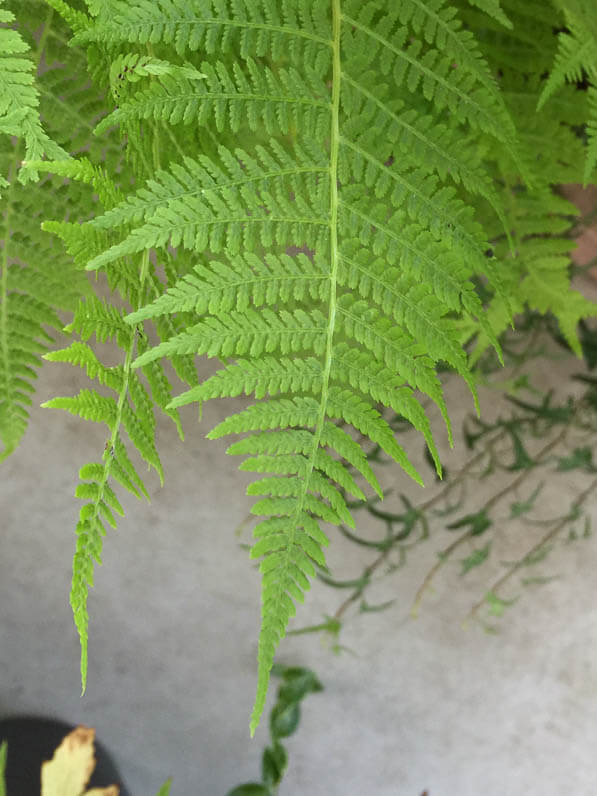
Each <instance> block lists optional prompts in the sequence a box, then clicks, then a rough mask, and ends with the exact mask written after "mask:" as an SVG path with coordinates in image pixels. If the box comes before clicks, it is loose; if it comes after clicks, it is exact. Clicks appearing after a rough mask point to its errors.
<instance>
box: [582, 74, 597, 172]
mask: <svg viewBox="0 0 597 796" xmlns="http://www.w3.org/2000/svg"><path fill="white" fill-rule="evenodd" d="M588 98H589V100H588V102H589V113H588V120H587V156H586V160H585V170H584V173H583V183H584V185H585V186H587V185H588V184H589V182H590V180H591V175H592V174H593V171H594V169H595V166H597V86H591V87H590V88H589V90H588Z"/></svg>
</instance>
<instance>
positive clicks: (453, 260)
mask: <svg viewBox="0 0 597 796" xmlns="http://www.w3.org/2000/svg"><path fill="white" fill-rule="evenodd" d="M484 5H485V6H488V5H492V4H487V3H485V4H484ZM493 5H495V8H498V7H499V6H498V4H493ZM486 10H487V9H486ZM493 10H494V11H495V9H493ZM75 41H76V42H78V43H81V44H83V43H88V42H94V43H97V44H100V45H103V46H106V47H123V46H125V45H127V44H128V45H133V46H135V47H137V46H139V45H142V46H143V45H146V44H148V43H152V44H153V45H154V46H156V47H157V46H158V45H159V46H162V45H164V46H173V47H174V49H175V50H176V53H177V55H178V57H179V58H181V59H189V60H191V62H192V63H194V64H195V65H196V67H197V68H198V69H199V70H200V71H201V73H203V74H204V75H205V76H206V78H205V80H197V81H189V80H188V79H187V78H186V77H184V76H173V75H161V76H160V77H159V78H158V79H156V80H154V81H152V82H151V83H150V84H149V85H146V86H144V87H141V88H131V90H130V91H128V90H127V94H126V96H125V97H124V98H123V99H122V101H119V104H118V108H117V109H116V110H115V111H114V112H113V113H112V114H110V115H109V116H107V117H106V118H105V119H104V120H103V121H102V122H101V124H100V126H99V132H100V133H101V132H103V131H105V130H107V129H108V128H109V127H110V126H111V125H114V124H117V125H119V126H121V127H122V129H123V131H124V132H128V131H129V130H130V129H132V128H131V125H139V127H137V128H134V129H135V133H134V135H135V142H136V141H137V138H138V135H139V133H138V131H139V130H144V129H145V130H151V129H157V128H155V127H154V128H151V127H149V126H147V125H165V127H166V128H172V129H173V130H174V131H175V133H176V134H177V132H176V131H178V130H179V129H180V128H181V127H188V126H189V125H190V124H191V123H192V124H193V125H195V126H197V125H205V124H212V123H213V124H214V125H215V128H216V130H218V131H219V132H221V133H222V135H223V138H222V139H221V143H220V144H219V145H218V146H213V147H212V146H208V147H207V148H206V151H205V154H200V155H199V156H197V155H194V156H193V157H191V156H188V155H185V156H184V157H179V158H176V159H175V160H174V161H173V162H171V163H170V164H169V165H168V168H164V167H162V168H160V169H158V170H156V171H155V172H154V173H153V174H152V175H151V176H150V178H149V179H148V180H147V182H146V183H145V185H144V186H142V187H140V188H139V189H138V190H137V191H136V192H135V193H133V194H132V195H130V196H128V197H127V198H126V199H125V200H123V201H122V202H120V203H119V204H117V205H115V206H114V207H113V208H111V209H109V210H108V211H107V212H106V213H104V214H103V215H102V216H98V217H96V218H95V219H93V221H91V222H90V223H89V224H88V225H87V228H88V230H89V234H97V233H100V232H101V233H102V234H109V235H110V236H114V235H118V239H117V242H116V243H114V244H113V245H111V246H108V247H106V248H105V250H104V251H103V252H101V253H100V254H98V255H95V256H93V255H91V256H89V257H88V265H87V267H88V268H89V269H98V268H108V269H111V268H112V264H113V263H115V262H116V261H118V262H121V261H122V258H129V257H136V256H138V255H139V254H141V255H142V254H143V253H144V252H147V251H148V250H149V249H155V250H157V252H158V255H157V256H158V259H159V257H160V256H162V255H161V254H160V252H165V250H166V249H167V248H168V247H170V248H175V249H177V250H178V251H183V252H188V256H189V257H191V258H192V260H191V262H192V269H191V270H189V271H187V272H185V273H183V274H182V275H181V277H180V278H179V279H178V280H177V281H176V282H174V283H173V284H172V285H171V286H170V287H169V288H168V290H167V291H166V292H165V293H164V294H163V295H162V296H160V297H159V298H157V300H156V301H154V302H152V303H149V304H146V306H144V307H141V308H139V310H137V311H135V312H133V313H131V314H130V315H129V316H128V317H127V319H126V320H127V322H128V323H130V324H135V325H137V324H139V323H141V322H142V321H146V320H147V321H153V322H154V323H159V322H160V321H161V320H162V319H164V318H172V319H175V318H177V317H179V316H180V314H181V313H186V314H187V316H188V317H189V319H190V318H193V317H194V321H192V322H189V323H187V324H186V326H185V328H184V329H182V330H181V331H179V332H178V333H177V334H175V335H170V336H168V337H167V338H166V339H162V342H161V343H160V344H159V345H158V346H157V347H155V348H153V349H150V350H148V351H146V352H145V353H143V354H141V355H140V356H139V357H138V358H137V359H136V361H135V363H134V366H135V367H147V366H148V365H150V364H151V363H155V362H157V360H158V359H160V358H162V357H165V358H171V357H172V356H188V355H190V354H205V355H207V356H213V357H218V358H220V359H221V360H222V361H223V363H224V367H223V369H221V370H219V371H218V372H217V373H216V374H215V375H214V376H212V377H210V379H208V380H206V381H204V382H203V383H201V384H200V385H198V386H195V387H191V389H190V390H189V391H188V392H186V393H184V394H183V395H181V396H180V397H179V398H178V399H175V400H174V401H173V402H172V404H171V406H172V407H177V406H180V405H182V404H183V403H188V402H190V401H200V402H202V401H204V400H207V399H209V398H212V397H216V396H217V397H221V396H231V395H238V394H240V393H246V394H252V395H254V396H255V397H256V398H257V399H258V401H259V402H258V403H257V404H255V405H253V406H252V407H250V408H249V409H247V410H245V411H244V412H241V413H240V414H238V415H234V416H232V417H231V418H228V420H226V421H224V422H223V423H222V424H221V425H220V426H219V427H218V428H217V429H214V431H213V432H212V433H211V435H210V436H222V435H224V434H230V433H234V434H239V433H253V436H250V437H248V438H247V439H248V440H250V439H254V440H255V441H256V443H257V441H259V445H261V446H262V447H261V448H259V449H258V448H255V450H254V452H255V453H256V454H257V456H256V457H254V459H253V460H251V464H250V466H249V465H247V468H248V469H251V468H254V469H255V470H256V471H258V472H262V473H264V474H265V475H266V477H265V478H264V479H262V480H261V481H259V482H257V484H256V485H254V486H252V487H251V488H250V492H251V494H259V495H260V496H261V499H260V500H259V501H258V503H257V504H256V505H255V507H254V511H255V512H256V513H258V514H264V515H266V519H264V520H263V521H262V522H261V523H260V524H259V525H258V526H257V529H256V538H257V539H258V540H259V541H258V542H257V544H256V547H255V549H254V555H256V556H259V557H261V556H262V555H265V558H264V560H263V562H262V566H261V568H262V573H263V578H264V592H263V593H264V601H263V624H262V633H261V639H260V650H259V685H258V696H257V701H256V705H255V710H254V714H253V722H252V726H253V728H254V727H255V726H256V723H257V721H258V719H259V716H260V713H261V710H262V708H263V700H264V698H265V693H266V688H267V680H268V673H269V669H270V667H271V663H272V660H273V655H274V651H275V648H276V646H277V643H278V641H279V640H280V638H281V637H282V636H283V634H284V631H285V627H286V624H287V622H288V620H289V617H290V616H291V615H292V613H293V612H294V607H293V606H294V601H295V600H299V601H300V600H302V598H303V592H304V590H305V589H306V588H307V587H308V581H309V578H310V577H311V576H312V575H313V574H314V571H315V569H314V567H315V566H317V565H320V566H321V565H322V564H323V561H324V559H323V553H322V550H323V547H324V546H325V545H326V544H327V539H326V536H325V534H324V531H323V528H322V527H320V525H321V522H332V523H334V522H336V523H337V522H339V521H346V522H348V521H349V519H348V517H349V512H348V508H347V506H346V504H345V502H344V499H343V497H342V492H341V490H343V489H348V487H349V485H350V487H351V488H350V491H352V493H353V494H357V495H359V496H360V495H362V489H361V487H360V486H359V485H358V484H356V482H354V479H353V476H352V475H351V473H350V471H349V467H355V468H356V471H357V472H358V473H360V475H361V476H362V477H363V478H364V479H365V481H366V482H368V483H369V484H371V485H372V486H373V487H374V488H375V489H376V490H377V489H378V488H379V487H378V484H377V480H376V479H375V476H374V475H373V473H372V471H371V469H370V467H369V466H368V465H367V464H366V460H365V458H364V455H363V454H362V451H361V450H360V448H359V446H358V445H357V444H356V443H355V442H354V441H353V440H352V439H351V437H350V435H348V434H346V432H344V431H341V430H340V429H339V428H338V427H337V425H335V424H336V423H337V422H339V421H341V422H343V423H345V424H348V425H349V426H351V427H352V428H353V429H354V430H356V431H357V432H359V433H361V434H363V435H364V436H365V437H366V438H368V439H370V440H372V441H374V442H376V443H377V444H379V445H380V446H381V448H382V449H383V450H384V451H385V452H386V453H387V454H388V455H389V456H391V457H392V458H394V459H395V460H396V461H397V462H398V463H399V464H400V465H401V466H402V467H403V468H404V469H405V470H406V471H407V472H408V473H409V474H410V475H411V476H412V477H413V478H414V479H415V480H417V481H420V477H419V475H418V473H417V472H416V471H415V469H414V468H413V466H412V464H411V463H410V461H409V460H408V457H407V455H406V453H405V451H404V450H403V449H402V448H401V447H400V446H399V445H398V444H397V442H396V441H395V439H394V434H393V432H392V430H391V428H390V426H389V424H388V423H387V421H386V420H385V418H384V417H383V414H382V413H380V412H379V411H378V408H377V404H382V405H384V406H387V407H391V408H392V409H393V410H394V411H395V412H398V413H400V414H401V415H403V416H404V417H405V418H407V419H408V421H410V422H411V423H412V425H413V426H414V427H415V428H417V429H418V430H419V431H420V432H421V434H422V435H423V437H424V439H425V441H426V443H427V445H428V446H429V448H430V450H431V452H432V454H433V456H434V458H435V460H436V463H437V466H438V470H439V457H438V456H437V451H436V448H435V442H434V440H433V437H432V434H431V430H430V426H429V422H428V420H427V418H426V415H425V412H424V410H423V407H422V405H421V403H420V400H419V398H418V396H417V393H416V392H414V391H413V390H418V391H419V392H421V393H424V394H426V395H427V396H429V397H430V398H431V399H432V400H433V401H434V402H435V403H436V404H437V405H438V406H439V407H440V409H441V411H442V414H443V415H444V417H445V419H446V422H449V421H448V414H447V409H446V407H445V404H444V399H443V395H442V389H441V384H440V382H439V380H438V377H437V373H436V369H437V366H438V363H439V362H440V361H441V362H447V363H448V364H449V365H450V366H451V367H452V368H454V369H455V370H456V371H457V372H459V373H460V374H461V375H462V376H463V377H464V378H465V379H466V380H467V382H468V383H469V384H470V386H471V388H472V389H473V391H474V383H473V380H472V377H471V375H470V371H469V367H468V362H467V357H466V355H465V353H464V352H463V350H462V348H461V346H460V341H459V338H458V336H457V333H456V331H455V330H454V327H453V320H452V319H453V315H454V314H457V315H460V316H462V317H466V318H470V319H471V323H476V324H479V323H480V324H481V325H482V326H483V328H484V329H485V330H486V334H487V335H488V337H489V338H492V339H495V338H493V335H492V331H491V328H490V326H489V325H488V324H487V323H486V321H485V318H484V309H483V306H482V304H481V301H480V299H479V297H478V295H477V293H476V291H475V287H474V283H473V281H472V277H473V276H475V275H478V274H487V275H488V276H489V277H490V279H491V280H492V284H495V285H497V284H498V283H499V279H498V277H497V275H496V273H494V272H492V269H491V267H490V264H489V263H488V261H487V258H486V257H485V256H484V252H485V250H486V249H487V246H488V243H487V240H486V237H485V234H484V232H483V231H482V228H481V226H480V225H479V224H478V223H477V221H476V220H475V219H474V217H473V214H472V212H471V210H470V209H469V207H468V206H467V202H466V199H465V197H466V195H467V194H468V195H470V194H471V193H473V194H476V195H478V196H481V197H482V198H483V199H484V200H487V203H488V206H489V207H493V208H494V209H495V211H496V212H497V214H498V217H502V218H503V217H504V215H503V208H502V206H501V202H500V200H499V197H498V191H497V188H496V183H495V182H494V181H493V179H492V176H491V174H490V173H488V172H487V171H486V170H485V168H484V166H483V165H482V158H481V150H480V149H479V146H478V144H479V141H480V140H482V139H485V138H486V137H487V138H488V139H491V140H492V141H493V142H494V145H495V146H497V147H500V148H502V149H503V150H504V152H505V153H507V156H508V157H510V158H511V159H512V160H514V161H516V159H517V157H518V155H517V143H516V136H515V132H514V126H513V123H512V121H511V118H510V115H509V113H508V110H507V108H506V105H505V104H504V102H503V99H502V97H501V94H500V91H499V88H498V84H497V81H496V79H495V76H494V75H493V74H492V72H491V70H490V68H489V66H488V63H487V62H486V60H485V59H484V57H483V55H482V51H481V48H480V46H479V44H478V43H477V41H476V39H475V37H474V36H473V34H472V33H471V32H470V31H469V30H467V29H466V28H465V27H464V26H463V25H462V23H461V21H460V19H459V17H458V15H457V14H456V13H455V11H454V9H453V8H450V7H449V6H448V5H447V3H445V2H444V0H433V1H432V2H422V1H421V0H409V2H404V3H401V4H399V5H398V6H396V7H395V8H391V9H389V10H388V9H386V7H385V4H381V3H369V4H366V5H362V4H361V3H359V2H357V0H352V1H351V2H346V3H342V4H340V2H338V0H336V2H333V3H332V8H331V14H330V12H329V11H328V9H327V8H326V7H325V6H324V4H313V3H308V2H306V1H303V0H298V1H297V2H296V3H290V2H288V3H283V4H277V3H271V2H267V1H266V0H254V2H251V3H248V4H236V3H227V2H224V3H220V2H211V0H205V1H203V0H199V1H198V2H194V3H188V2H185V1H184V0H158V2H144V1H141V2H134V3H124V2H117V1H115V2H109V3H106V4H105V6H103V7H102V8H101V9H100V10H99V14H98V16H97V19H96V20H95V22H94V24H93V25H92V26H91V27H89V28H87V29H86V30H85V31H82V32H81V33H79V34H78V35H77V36H76V37H75ZM198 49H201V51H202V52H203V53H205V54H206V57H208V58H209V60H207V61H202V62H200V63H198V62H196V61H193V60H192V59H193V53H194V52H195V51H196V50H198ZM157 55H159V50H157V49H156V56H157ZM135 63H137V62H136V61H135ZM134 85H135V87H136V86H139V85H140V83H135V84H134ZM231 134H232V135H231ZM246 139H248V140H249V141H251V143H250V144H248V145H246V146H245V143H244V142H245V140H246ZM228 141H230V144H229V143H228ZM239 144H240V146H239ZM289 247H304V252H306V253H298V254H294V253H292V250H291V249H290V248H289ZM494 280H495V282H494ZM283 440H284V441H283ZM269 443H271V445H269ZM248 444H249V443H248V442H246V441H243V442H242V443H239V444H238V445H237V446H236V447H235V446H232V448H231V452H235V453H240V452H243V453H250V452H252V451H251V450H249V448H248V447H247V445H248ZM263 446H265V447H263ZM268 472H269V473H270V474H272V475H271V476H270V477H268V476H267V473H268Z"/></svg>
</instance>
